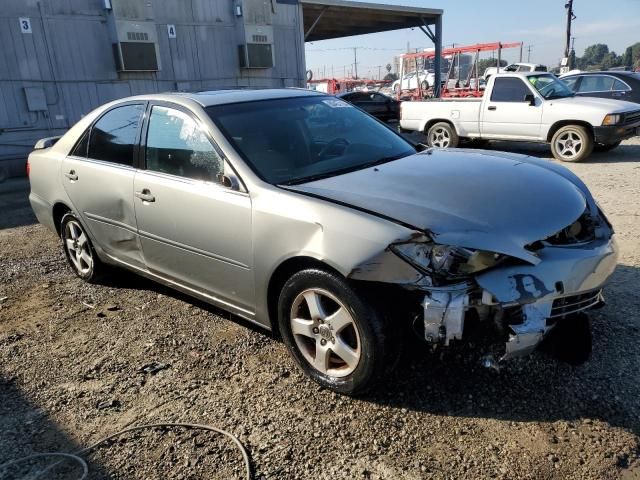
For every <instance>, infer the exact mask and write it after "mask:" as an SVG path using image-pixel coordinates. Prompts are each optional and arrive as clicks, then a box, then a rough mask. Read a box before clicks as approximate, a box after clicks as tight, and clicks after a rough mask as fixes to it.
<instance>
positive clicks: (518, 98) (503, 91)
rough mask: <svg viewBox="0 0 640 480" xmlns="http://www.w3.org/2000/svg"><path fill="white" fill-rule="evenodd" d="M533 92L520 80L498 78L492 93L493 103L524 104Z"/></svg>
mask: <svg viewBox="0 0 640 480" xmlns="http://www.w3.org/2000/svg"><path fill="white" fill-rule="evenodd" d="M530 93H531V90H529V89H528V88H527V86H526V85H525V84H524V82H523V81H522V80H520V79H519V78H513V77H512V78H509V77H506V78H496V80H495V82H494V84H493V91H492V92H491V101H492V102H524V101H525V100H524V97H525V96H526V95H529V94H530Z"/></svg>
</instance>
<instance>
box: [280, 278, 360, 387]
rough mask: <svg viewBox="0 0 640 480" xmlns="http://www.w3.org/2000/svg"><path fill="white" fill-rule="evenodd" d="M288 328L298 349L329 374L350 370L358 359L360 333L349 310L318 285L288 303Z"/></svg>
mask: <svg viewBox="0 0 640 480" xmlns="http://www.w3.org/2000/svg"><path fill="white" fill-rule="evenodd" d="M290 325H291V332H292V333H293V339H294V341H295V344H296V347H297V349H298V351H299V352H300V353H301V354H302V356H303V357H304V359H305V360H306V361H307V362H308V363H309V364H310V365H311V366H312V367H313V368H315V369H316V370H318V371H320V372H322V373H324V374H326V375H329V376H332V377H344V376H347V375H349V374H351V373H352V372H353V371H354V370H355V369H356V367H357V366H358V363H359V361H360V356H361V344H360V333H359V331H358V328H357V325H356V323H355V321H354V319H353V317H352V316H351V313H350V312H349V310H348V309H347V308H346V307H345V306H344V304H342V303H341V302H340V300H338V299H337V298H336V297H335V296H334V295H332V294H331V293H329V292H327V291H326V290H321V289H316V288H313V289H309V290H305V291H304V292H302V293H300V294H299V295H298V296H297V297H296V298H295V300H294V301H293V304H292V306H291V314H290Z"/></svg>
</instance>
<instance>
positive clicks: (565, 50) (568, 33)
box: [564, 0, 576, 58]
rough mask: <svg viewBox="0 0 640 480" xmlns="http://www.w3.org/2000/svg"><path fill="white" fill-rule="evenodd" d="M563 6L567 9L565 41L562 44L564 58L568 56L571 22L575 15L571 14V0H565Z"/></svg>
mask: <svg viewBox="0 0 640 480" xmlns="http://www.w3.org/2000/svg"><path fill="white" fill-rule="evenodd" d="M564 8H566V9H567V41H566V43H565V46H564V56H565V58H569V43H570V42H571V22H572V21H573V20H575V19H576V16H575V15H574V14H573V0H567V3H565V5H564Z"/></svg>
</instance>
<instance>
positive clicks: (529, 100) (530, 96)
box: [524, 93, 536, 107]
mask: <svg viewBox="0 0 640 480" xmlns="http://www.w3.org/2000/svg"><path fill="white" fill-rule="evenodd" d="M524 101H525V102H527V103H529V105H530V106H532V107H535V106H536V96H535V95H534V94H533V93H527V94H526V95H525V96H524Z"/></svg>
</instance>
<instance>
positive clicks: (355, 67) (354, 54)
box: [353, 47, 358, 80]
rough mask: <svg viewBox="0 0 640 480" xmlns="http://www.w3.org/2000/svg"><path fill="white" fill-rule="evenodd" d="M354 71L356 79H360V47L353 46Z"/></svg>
mask: <svg viewBox="0 0 640 480" xmlns="http://www.w3.org/2000/svg"><path fill="white" fill-rule="evenodd" d="M353 71H354V73H355V79H356V80H357V79H358V47H353Z"/></svg>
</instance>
